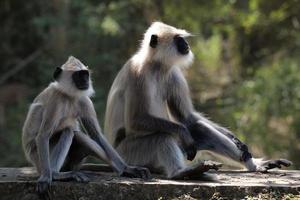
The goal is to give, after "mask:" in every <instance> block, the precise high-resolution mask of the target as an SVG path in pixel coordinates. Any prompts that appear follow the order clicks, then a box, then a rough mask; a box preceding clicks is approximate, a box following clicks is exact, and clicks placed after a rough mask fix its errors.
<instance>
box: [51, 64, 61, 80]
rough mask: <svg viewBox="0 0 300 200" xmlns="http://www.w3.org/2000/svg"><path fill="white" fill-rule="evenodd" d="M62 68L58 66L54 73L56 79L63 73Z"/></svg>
mask: <svg viewBox="0 0 300 200" xmlns="http://www.w3.org/2000/svg"><path fill="white" fill-rule="evenodd" d="M61 72H62V69H61V68H60V67H56V69H55V71H54V73H53V78H54V80H58V78H59V75H60V74H61Z"/></svg>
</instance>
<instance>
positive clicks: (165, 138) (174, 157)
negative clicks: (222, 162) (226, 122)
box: [104, 22, 291, 179]
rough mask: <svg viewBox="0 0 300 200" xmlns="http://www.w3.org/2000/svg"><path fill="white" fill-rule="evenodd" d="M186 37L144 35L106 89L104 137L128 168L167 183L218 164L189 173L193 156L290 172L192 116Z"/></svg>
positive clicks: (166, 31) (154, 31)
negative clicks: (150, 172)
mask: <svg viewBox="0 0 300 200" xmlns="http://www.w3.org/2000/svg"><path fill="white" fill-rule="evenodd" d="M188 36H190V34H189V33H188V32H187V31H185V30H182V29H177V28H175V27H172V26H169V25H167V24H164V23H161V22H154V23H153V24H152V25H151V26H150V27H149V29H148V30H147V31H146V33H145V36H144V40H143V41H142V45H141V48H140V50H139V51H138V52H137V53H136V54H135V55H134V56H133V57H132V58H130V59H129V60H128V61H127V63H126V64H125V65H124V66H123V68H122V69H121V71H120V72H119V73H118V75H117V77H116V78H115V81H114V83H113V85H112V87H111V89H110V92H109V96H108V100H107V108H106V114H105V125H104V128H105V133H106V134H108V138H109V141H110V143H111V144H113V146H114V147H115V148H116V149H117V151H118V152H119V153H120V155H121V156H122V157H123V158H124V159H125V161H126V162H127V163H130V164H132V165H140V166H147V167H149V168H150V169H155V170H157V169H162V170H163V171H164V173H165V174H166V175H167V177H168V178H172V179H174V178H175V179H177V178H184V177H186V176H190V178H193V177H195V176H197V174H199V173H202V172H204V171H206V170H208V169H210V168H218V165H217V164H214V163H212V164H211V163H210V164H202V165H199V166H196V167H195V166H194V167H188V166H186V164H185V157H186V158H187V159H188V160H193V159H194V157H195V155H196V153H197V151H198V150H209V151H213V152H215V153H218V154H221V155H223V156H227V157H229V158H231V159H234V160H236V161H239V162H242V163H243V164H244V165H245V166H246V167H247V169H248V170H250V171H265V170H267V169H271V168H274V167H281V166H282V165H283V166H289V165H290V164H291V162H290V161H288V160H285V159H279V160H268V161H262V160H259V159H254V158H252V155H251V153H250V152H249V151H248V147H247V146H246V145H245V144H244V143H242V142H241V141H240V140H239V139H237V138H236V137H235V136H234V135H233V134H232V133H231V132H230V131H229V130H227V129H225V128H223V127H221V126H219V125H217V124H215V123H213V122H212V121H210V120H208V119H207V118H205V117H204V116H203V115H202V114H200V113H198V112H196V111H195V110H194V107H193V104H192V100H191V96H190V91H189V87H188V84H187V81H186V79H185V77H184V74H183V72H182V68H185V67H188V66H189V65H190V64H191V63H192V61H193V53H192V52H191V50H190V47H189V45H188V43H187V41H186V39H185V38H186V37H188Z"/></svg>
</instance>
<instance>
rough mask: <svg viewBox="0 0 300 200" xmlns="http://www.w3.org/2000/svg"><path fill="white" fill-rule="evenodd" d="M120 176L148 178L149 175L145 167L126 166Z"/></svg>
mask: <svg viewBox="0 0 300 200" xmlns="http://www.w3.org/2000/svg"><path fill="white" fill-rule="evenodd" d="M121 176H125V177H129V178H142V179H149V178H150V177H151V174H150V171H149V169H147V168H145V167H136V166H127V167H126V168H125V169H124V171H123V173H122V174H121Z"/></svg>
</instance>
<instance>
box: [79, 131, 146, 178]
mask: <svg viewBox="0 0 300 200" xmlns="http://www.w3.org/2000/svg"><path fill="white" fill-rule="evenodd" d="M75 137H76V139H78V141H79V142H80V143H81V144H82V145H84V146H85V147H86V148H88V149H89V150H90V152H92V155H94V156H96V157H97V158H100V159H102V160H104V161H105V162H106V163H108V164H109V165H110V166H112V168H113V169H114V171H116V172H118V170H117V169H119V168H120V167H119V166H116V165H117V164H118V162H116V161H115V160H113V159H111V158H109V157H108V156H107V155H106V153H105V151H104V150H103V149H102V147H101V146H100V145H98V143H97V142H96V141H94V140H93V139H91V138H90V137H89V136H88V135H86V134H84V133H82V132H75ZM124 167H125V168H124V169H123V170H122V171H121V172H120V174H119V175H121V176H126V177H132V178H134V177H136V178H143V179H148V178H149V177H150V172H149V170H148V169H146V168H143V167H132V166H128V165H125V166H124Z"/></svg>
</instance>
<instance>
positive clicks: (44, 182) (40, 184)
mask: <svg viewBox="0 0 300 200" xmlns="http://www.w3.org/2000/svg"><path fill="white" fill-rule="evenodd" d="M51 182H52V174H51V173H50V174H42V175H41V176H40V177H39V179H38V181H37V192H38V193H39V194H40V195H42V196H44V197H45V198H46V199H47V198H49V197H50V186H51Z"/></svg>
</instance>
